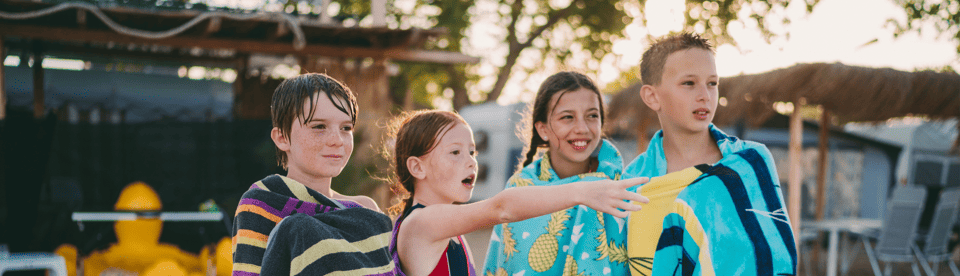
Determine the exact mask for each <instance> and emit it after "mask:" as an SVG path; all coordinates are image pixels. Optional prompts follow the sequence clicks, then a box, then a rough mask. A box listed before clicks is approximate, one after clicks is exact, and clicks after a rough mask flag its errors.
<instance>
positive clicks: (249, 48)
mask: <svg viewBox="0 0 960 276" xmlns="http://www.w3.org/2000/svg"><path fill="white" fill-rule="evenodd" d="M0 36H19V37H25V38H33V39H41V40H57V41H64V40H72V41H84V42H95V41H100V42H102V41H110V42H115V43H133V44H156V45H168V46H173V47H181V48H192V47H200V48H208V49H235V50H237V51H239V52H247V53H272V54H294V55H319V56H328V57H373V58H375V59H376V58H386V59H390V60H398V61H410V62H429V63H440V64H461V63H478V62H480V58H477V57H471V56H467V55H464V54H461V53H457V52H446V51H430V50H414V49H403V48H386V49H377V48H362V47H341V46H328V45H317V44H307V45H306V46H305V47H304V48H303V49H301V50H297V49H294V47H293V45H292V44H291V43H286V42H271V41H259V40H242V39H227V38H214V37H196V36H192V37H180V36H177V37H170V38H165V39H145V38H139V37H132V36H125V35H120V34H117V33H115V32H111V31H103V30H90V29H87V30H83V29H68V28H57V27H44V26H38V25H13V24H3V23H0Z"/></svg>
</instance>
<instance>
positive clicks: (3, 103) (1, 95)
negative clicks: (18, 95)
mask: <svg viewBox="0 0 960 276" xmlns="http://www.w3.org/2000/svg"><path fill="white" fill-rule="evenodd" d="M21 56H22V55H21ZM6 60H7V51H6V47H4V46H3V36H0V121H3V120H4V119H5V118H6V117H7V90H6V89H4V87H6V84H4V83H3V81H4V76H5V75H4V74H3V67H4V65H3V62H4V61H6Z"/></svg>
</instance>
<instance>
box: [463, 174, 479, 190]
mask: <svg viewBox="0 0 960 276" xmlns="http://www.w3.org/2000/svg"><path fill="white" fill-rule="evenodd" d="M475 181H477V175H475V174H471V175H470V176H468V177H467V178H464V179H463V180H461V181H460V182H461V183H463V185H464V186H467V187H470V188H473V184H474V183H475Z"/></svg>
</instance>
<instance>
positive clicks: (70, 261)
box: [55, 182, 232, 276]
mask: <svg viewBox="0 0 960 276" xmlns="http://www.w3.org/2000/svg"><path fill="white" fill-rule="evenodd" d="M161 207H162V204H161V202H160V197H159V196H157V193H156V192H155V191H154V190H153V188H151V187H150V186H149V185H147V184H145V183H143V182H134V183H131V184H129V185H127V186H126V187H124V188H123V191H121V192H120V197H119V198H118V199H117V203H116V205H114V210H116V211H121V212H157V213H158V214H159V212H160V210H161ZM113 227H114V230H115V231H116V235H117V243H115V244H113V245H111V246H110V247H109V248H107V249H106V250H103V251H96V252H93V253H91V254H90V255H89V256H87V257H86V258H83V261H82V263H83V275H102V274H105V273H106V274H109V275H184V276H187V275H189V276H203V275H229V274H230V271H229V269H222V268H221V267H228V268H229V267H232V260H231V259H230V258H231V256H230V255H231V253H232V252H221V251H225V250H226V251H229V250H231V249H230V247H229V246H227V247H226V248H223V246H221V245H220V244H224V243H226V244H228V245H229V244H230V239H229V238H227V237H224V238H223V239H222V240H220V242H219V244H218V246H217V247H216V248H215V249H214V250H216V251H214V252H216V253H215V254H210V253H211V247H212V246H206V247H204V248H203V249H202V251H201V254H200V255H201V256H197V255H196V254H192V253H189V252H184V251H182V250H180V248H178V247H176V246H174V245H170V244H163V243H159V240H160V233H161V231H162V228H163V221H161V220H160V219H159V215H158V216H157V217H156V218H137V219H136V220H132V221H117V222H115V223H114V226H113ZM55 252H56V253H57V254H59V255H61V256H63V257H64V259H65V260H66V261H67V271H68V273H69V274H70V276H76V275H77V274H76V273H77V264H78V262H77V258H78V256H77V248H76V247H75V246H73V245H69V244H65V245H61V246H60V247H59V248H57V250H56V251H55Z"/></svg>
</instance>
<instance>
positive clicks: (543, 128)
mask: <svg viewBox="0 0 960 276" xmlns="http://www.w3.org/2000/svg"><path fill="white" fill-rule="evenodd" d="M533 129H535V130H537V131H536V133H533V135H540V139H542V140H543V141H544V142H550V140H548V137H547V134H546V133H547V125H546V124H544V123H543V122H536V123H533Z"/></svg>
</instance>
